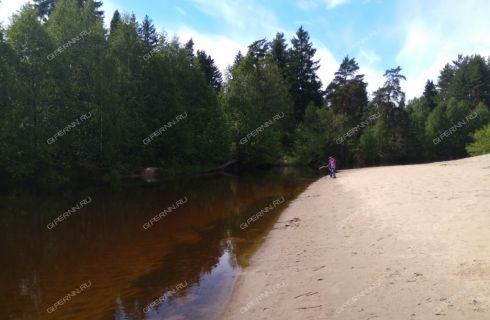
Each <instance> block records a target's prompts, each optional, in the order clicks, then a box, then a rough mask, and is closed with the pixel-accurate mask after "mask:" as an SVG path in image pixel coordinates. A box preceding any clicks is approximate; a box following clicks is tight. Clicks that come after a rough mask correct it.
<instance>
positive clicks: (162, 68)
mask: <svg viewBox="0 0 490 320" xmlns="http://www.w3.org/2000/svg"><path fill="white" fill-rule="evenodd" d="M101 5H102V3H101V2H100V1H93V0H58V1H55V0H35V1H34V4H28V5H25V6H24V7H23V8H22V9H21V11H20V12H18V14H16V15H14V16H13V17H12V21H11V23H10V24H9V25H8V26H6V27H3V28H0V108H1V117H0V150H1V152H0V179H1V180H2V181H3V182H4V183H7V184H29V185H35V186H38V187H40V188H46V189H51V188H56V187H57V186H61V185H65V184H68V183H75V182H76V183H78V182H79V181H90V182H111V183H113V182H117V181H119V180H121V179H122V178H124V177H126V176H128V175H129V174H130V173H132V172H138V171H141V170H142V169H144V168H146V167H159V168H162V169H163V170H164V172H165V174H167V175H169V176H175V175H178V174H180V173H189V172H205V171H207V170H210V169H212V168H216V167H217V166H219V165H220V164H222V163H224V162H227V161H229V160H232V159H234V160H237V161H238V162H240V163H241V164H242V165H243V166H244V167H257V166H274V165H286V164H287V165H309V166H313V167H315V166H317V165H318V164H320V163H322V162H325V161H326V159H327V158H328V156H329V155H336V156H337V158H338V162H339V166H340V168H349V167H359V166H373V165H381V164H405V163H421V162H429V161H437V160H449V159H457V158H462V157H466V156H468V155H479V154H484V153H488V152H490V124H489V123H490V113H489V109H488V106H489V105H490V57H483V56H481V55H478V53H475V54H474V55H471V56H463V55H460V56H458V57H455V60H453V61H448V63H447V64H446V65H445V67H444V68H443V69H442V70H441V71H440V74H439V76H438V79H437V81H431V80H427V82H426V84H425V90H424V92H423V94H422V95H421V96H420V97H417V98H415V99H412V100H409V101H406V97H405V93H404V92H403V90H402V87H403V81H404V80H405V77H404V75H403V69H402V68H401V67H400V66H393V68H392V69H389V70H386V72H385V74H384V78H385V82H384V84H383V86H382V87H380V88H378V89H377V90H375V91H374V92H371V93H368V92H367V82H366V81H365V78H364V75H363V74H361V73H360V67H359V64H358V63H357V62H356V60H355V58H354V57H345V58H344V59H343V61H342V63H341V64H340V66H339V68H338V71H337V72H335V77H334V79H333V80H332V82H331V83H329V84H323V83H321V81H320V79H319V76H318V72H319V66H320V61H317V60H316V59H315V53H316V49H315V48H314V46H313V44H312V42H311V39H310V36H309V34H308V32H307V31H306V30H305V29H304V28H303V27H299V28H298V30H297V32H296V34H295V36H294V37H293V38H292V39H290V40H288V39H286V37H285V35H284V34H283V33H280V32H278V33H277V35H276V36H275V37H274V38H273V39H270V40H268V39H260V40H257V41H255V42H253V43H251V44H250V46H249V47H248V51H247V52H238V53H236V56H235V59H234V63H233V64H232V65H231V66H229V68H228V70H226V72H224V73H223V74H222V73H221V72H220V70H219V69H218V67H217V65H216V64H215V61H214V60H213V57H211V56H210V55H208V54H207V53H206V52H205V51H202V50H196V49H195V48H194V43H193V41H192V39H184V40H185V41H184V42H181V39H179V38H177V36H174V37H169V35H167V34H166V33H162V34H159V33H158V32H157V31H156V28H155V26H154V24H153V23H152V21H151V19H150V18H149V17H148V16H146V17H145V18H144V20H143V21H137V19H136V17H135V15H134V14H125V13H120V12H119V11H115V12H114V13H113V15H112V19H111V22H110V26H108V27H107V28H106V27H105V25H104V20H103V17H104V14H108V13H104V12H102V11H101V10H100V7H101Z"/></svg>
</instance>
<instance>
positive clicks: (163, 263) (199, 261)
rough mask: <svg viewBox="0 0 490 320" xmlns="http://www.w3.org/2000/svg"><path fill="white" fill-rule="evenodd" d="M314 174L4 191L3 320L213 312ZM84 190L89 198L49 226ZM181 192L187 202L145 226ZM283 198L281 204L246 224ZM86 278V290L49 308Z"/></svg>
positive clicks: (283, 172) (207, 315)
mask: <svg viewBox="0 0 490 320" xmlns="http://www.w3.org/2000/svg"><path fill="white" fill-rule="evenodd" d="M312 179H313V177H312V176H311V174H310V173H308V172H305V171H299V170H296V169H291V168H285V169H280V170H279V169H277V170H270V171H261V172H256V173H254V174H248V175H244V176H242V177H202V178H199V179H192V180H186V181H178V182H171V183H170V182H166V183H160V184H158V185H151V186H138V187H127V188H125V190H124V191H121V192H118V193H111V192H104V191H98V192H91V191H86V192H85V193H81V194H77V195H71V196H63V197H61V196H58V197H55V196H50V197H34V196H23V197H18V196H17V197H2V198H1V199H0V200H1V201H0V206H1V207H0V212H1V215H0V219H1V226H0V229H1V235H0V240H1V242H0V261H1V262H0V271H1V273H0V274H1V276H0V281H2V284H3V285H2V287H1V288H0V319H214V318H215V317H216V316H217V315H218V314H219V313H220V312H221V310H222V308H223V307H224V305H225V303H226V302H227V300H228V298H229V296H230V293H231V291H232V289H233V285H234V283H235V281H236V278H237V275H238V274H239V273H240V270H241V268H243V267H244V266H246V263H247V260H248V257H249V256H250V255H251V254H252V253H253V252H254V250H255V249H256V248H257V246H258V244H259V243H260V241H261V240H262V239H263V237H264V236H265V235H266V234H267V232H268V231H269V230H270V228H272V227H273V225H274V223H275V221H276V220H277V216H278V214H279V213H280V211H281V209H282V208H284V207H285V206H287V203H288V202H289V201H290V200H291V199H292V198H294V197H295V196H296V195H297V194H299V192H301V191H302V190H303V189H304V188H305V187H306V185H307V184H308V183H309V182H311V181H312ZM87 196H90V197H91V199H92V202H91V203H90V204H87V205H86V206H83V207H82V208H80V209H79V210H77V211H76V212H74V213H72V214H71V215H70V216H69V217H66V219H64V220H63V221H62V222H60V223H58V225H57V226H56V228H54V229H52V230H49V229H48V228H47V227H46V226H47V225H48V223H49V222H51V221H53V220H54V219H55V218H56V217H58V216H60V215H61V214H63V213H64V212H66V211H67V210H68V209H70V208H72V207H73V206H74V204H76V203H79V202H80V201H81V200H83V199H85V198H87ZM184 197H186V198H187V199H188V202H187V203H185V204H184V205H182V206H180V207H178V208H176V209H175V210H172V211H171V212H170V213H168V214H167V215H165V216H164V217H162V218H161V219H160V220H159V221H156V222H155V223H154V224H153V225H152V227H151V228H149V229H147V230H145V229H144V228H143V225H144V224H145V223H146V222H148V221H149V220H150V219H151V218H152V217H155V215H158V214H159V213H160V212H162V211H163V210H165V209H166V208H168V207H169V206H171V205H172V204H175V203H176V201H178V200H179V199H182V198H184ZM281 197H284V198H285V199H286V202H285V203H284V204H282V205H281V206H279V207H278V208H276V209H274V210H272V211H271V212H268V213H267V214H264V215H263V216H262V217H261V218H260V220H258V221H256V222H254V223H253V224H252V225H250V226H249V227H248V228H246V229H245V230H242V229H240V224H241V223H243V222H244V221H245V220H246V219H247V218H249V217H250V216H251V215H253V214H255V213H257V212H259V211H260V210H261V209H263V208H264V207H266V206H269V205H270V204H271V203H273V201H274V200H277V199H280V198H281ZM87 281H91V284H92V285H91V287H90V288H89V289H87V290H86V291H84V292H81V293H80V294H77V295H76V296H73V297H71V299H70V300H69V301H65V302H64V303H63V304H62V305H61V306H59V307H58V308H57V309H56V311H55V312H53V313H51V314H48V312H47V311H46V310H47V308H49V307H50V306H52V305H53V304H54V303H56V302H57V301H59V300H60V299H63V297H65V296H67V294H69V293H70V292H71V291H72V290H74V288H77V287H79V286H80V285H81V284H83V283H85V282H87ZM184 282H185V283H186V284H187V285H186V286H185V287H184V288H181V289H180V290H175V287H176V285H178V284H179V283H184ZM169 292H172V294H171V295H169V294H168V293H169ZM166 294H167V298H166V299H164V301H163V302H162V303H160V304H158V306H156V307H154V308H151V310H150V311H149V312H147V313H145V312H144V308H145V307H146V306H148V305H149V304H150V303H151V302H152V301H155V300H156V299H159V298H160V297H162V296H163V297H165V295H166Z"/></svg>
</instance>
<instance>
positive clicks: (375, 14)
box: [0, 0, 490, 98]
mask: <svg viewBox="0 0 490 320" xmlns="http://www.w3.org/2000/svg"><path fill="white" fill-rule="evenodd" d="M0 1H1V2H2V4H0V20H3V21H4V25H6V24H8V19H7V17H9V16H10V15H11V13H13V12H15V10H17V9H18V8H19V7H20V6H21V4H22V3H23V2H25V1H22V0H0ZM116 8H117V9H119V10H120V11H121V12H128V13H131V12H134V13H135V14H136V16H137V18H138V19H139V20H141V19H142V18H143V17H144V15H145V14H148V15H149V16H150V18H151V19H152V20H153V22H154V24H155V25H156V26H157V28H158V30H159V31H166V32H167V33H168V34H169V35H170V36H172V35H174V34H177V35H178V36H179V39H180V40H181V41H182V42H185V41H187V40H188V39H189V38H193V40H194V42H195V43H196V47H197V48H198V49H204V50H206V51H207V52H208V53H209V54H211V55H212V56H213V58H214V59H215V60H216V62H217V64H218V65H219V67H220V68H221V69H222V70H224V69H225V68H226V66H227V65H228V64H230V63H231V62H232V61H233V58H234V56H235V54H236V53H237V51H238V50H242V51H246V48H247V45H248V44H250V43H251V42H253V41H254V40H257V39H261V38H264V37H265V38H267V39H271V38H272V37H273V36H274V35H275V33H276V32H277V31H281V32H284V33H285V34H286V36H287V38H288V39H290V38H291V37H292V36H293V35H294V32H295V31H296V30H297V28H298V27H299V26H300V25H303V26H304V28H305V29H306V30H308V31H309V32H310V35H311V38H312V41H313V43H314V46H315V47H316V48H317V49H318V52H317V58H318V59H319V60H320V62H321V65H322V67H321V69H320V73H319V76H320V78H321V79H322V81H323V82H324V85H325V86H326V85H328V83H329V81H330V80H331V79H332V77H333V73H334V72H335V71H336V70H337V69H338V65H339V62H340V61H341V60H342V58H343V57H344V56H345V55H347V54H348V55H349V56H351V57H355V58H356V60H357V61H358V62H359V65H360V67H361V72H362V73H364V74H365V75H366V79H367V81H368V82H369V87H368V90H369V91H370V92H372V91H374V90H375V89H377V88H378V87H379V86H380V85H382V83H383V78H382V75H383V73H384V71H385V70H386V69H387V68H391V67H396V66H398V65H400V66H401V67H402V69H403V73H404V74H405V75H406V76H407V81H406V82H404V83H403V88H404V90H405V91H406V92H407V97H409V98H412V97H414V96H418V95H420V94H421V93H422V91H423V87H424V84H425V81H426V80H427V79H433V80H436V79H437V75H438V73H439V70H440V69H441V68H442V67H443V66H444V64H445V63H447V62H449V61H451V60H453V59H455V58H456V56H457V54H458V53H463V54H472V53H480V54H482V55H484V56H489V55H490V33H489V31H490V17H489V16H488V14H489V12H490V1H487V0H467V1H456V0H447V1H443V0H433V1H428V0H427V1H423V0H411V1H409V0H406V1H387V0H296V1H292V0H291V1H289V0H267V1H264V0H262V1H260V0H144V1H134V0H105V1H104V9H105V10H106V20H110V18H111V16H112V13H113V12H114V10H115V9H116Z"/></svg>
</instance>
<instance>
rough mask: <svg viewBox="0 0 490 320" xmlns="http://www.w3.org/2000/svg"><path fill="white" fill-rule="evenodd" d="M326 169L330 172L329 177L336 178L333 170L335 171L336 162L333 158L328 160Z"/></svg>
mask: <svg viewBox="0 0 490 320" xmlns="http://www.w3.org/2000/svg"><path fill="white" fill-rule="evenodd" d="M328 169H329V170H330V177H331V178H334V179H335V178H336V176H335V170H336V169H337V161H336V160H335V158H334V156H330V157H329V158H328Z"/></svg>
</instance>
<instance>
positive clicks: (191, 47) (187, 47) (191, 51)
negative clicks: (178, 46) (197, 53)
mask: <svg viewBox="0 0 490 320" xmlns="http://www.w3.org/2000/svg"><path fill="white" fill-rule="evenodd" d="M184 48H185V51H187V56H188V57H189V59H192V58H194V40H192V39H190V40H189V41H187V43H186V44H185V46H184Z"/></svg>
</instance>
